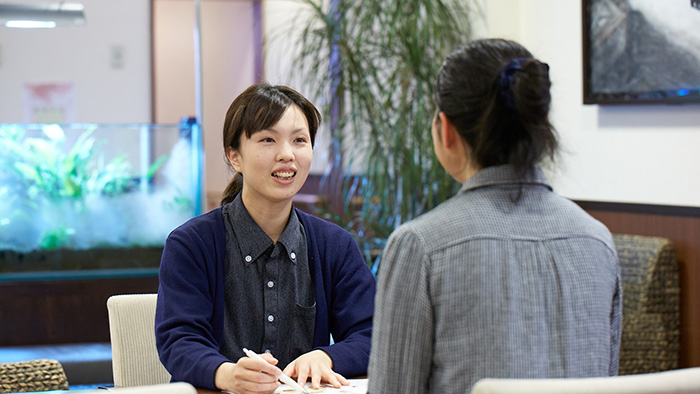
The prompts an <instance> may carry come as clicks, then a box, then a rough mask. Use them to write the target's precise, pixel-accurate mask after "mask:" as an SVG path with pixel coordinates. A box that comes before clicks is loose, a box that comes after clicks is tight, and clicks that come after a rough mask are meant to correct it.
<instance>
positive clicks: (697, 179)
mask: <svg viewBox="0 0 700 394" xmlns="http://www.w3.org/2000/svg"><path fill="white" fill-rule="evenodd" d="M500 1H502V2H503V3H509V4H508V7H502V8H501V9H500V12H498V14H500V15H504V14H509V12H516V13H517V15H519V18H518V19H519V21H518V22H517V23H518V24H519V32H518V34H517V37H514V38H516V39H518V40H519V41H520V42H521V43H522V44H523V45H525V46H526V47H527V48H528V49H530V50H531V51H532V52H533V53H534V54H535V55H536V56H537V57H539V58H540V59H541V60H543V61H545V62H547V63H549V65H550V67H551V78H552V81H553V108H552V121H553V123H554V125H555V126H556V127H557V129H558V131H559V133H560V136H561V142H562V145H563V147H564V149H565V153H564V155H563V157H562V161H561V162H560V170H559V172H558V173H557V174H556V175H555V176H554V177H553V182H554V187H555V189H556V190H557V191H558V192H559V193H561V194H563V195H565V196H567V197H569V198H572V199H576V200H590V201H610V202H624V203H642V204H661V205H680V206H693V207H698V206H700V172H699V170H698V169H700V154H698V152H699V151H700V149H698V147H700V105H686V106H662V105H635V106H625V107H620V106H618V107H607V106H596V105H583V104H582V94H583V93H582V91H583V89H582V78H583V70H582V65H581V64H582V44H581V40H582V38H581V3H580V1H579V0H517V4H516V1H513V0H510V1H507V0H500ZM667 1H674V2H675V1H682V2H684V3H687V1H686V0H667ZM688 7H690V6H689V5H688ZM688 9H689V12H692V10H690V8H688ZM490 18H494V16H493V15H491V16H490ZM499 28H503V26H500V27H499V26H495V29H494V30H492V31H491V32H490V34H492V35H494V36H498V35H500V34H501V32H502V30H498V29H499Z"/></svg>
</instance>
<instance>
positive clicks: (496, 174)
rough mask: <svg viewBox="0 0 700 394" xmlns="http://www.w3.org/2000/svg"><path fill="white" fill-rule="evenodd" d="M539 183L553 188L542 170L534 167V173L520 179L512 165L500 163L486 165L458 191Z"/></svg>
mask: <svg viewBox="0 0 700 394" xmlns="http://www.w3.org/2000/svg"><path fill="white" fill-rule="evenodd" d="M521 184H522V185H539V186H544V187H546V188H547V189H549V190H553V189H552V186H550V185H549V181H547V177H546V176H545V175H544V173H543V172H542V170H540V169H539V168H535V173H534V174H533V176H532V177H531V178H529V179H525V180H521V179H520V178H519V177H518V176H517V175H516V174H515V171H514V169H513V167H512V166H510V165H500V166H492V167H486V168H483V169H481V170H479V172H477V173H476V174H474V175H473V176H472V177H471V178H469V179H467V181H466V182H464V184H463V185H462V187H461V188H460V189H459V193H466V192H468V191H470V190H474V189H480V188H483V187H490V186H508V185H516V186H518V185H521Z"/></svg>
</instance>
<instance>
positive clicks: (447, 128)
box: [438, 112, 461, 149]
mask: <svg viewBox="0 0 700 394" xmlns="http://www.w3.org/2000/svg"><path fill="white" fill-rule="evenodd" d="M438 117H439V118H440V125H439V130H438V132H439V133H440V139H441V140H442V144H443V146H444V147H445V148H446V149H452V148H454V146H455V144H456V143H458V142H460V138H461V137H460V136H459V133H457V129H455V127H454V125H453V124H452V122H451V121H450V119H449V118H448V117H447V115H445V113H444V112H440V113H438Z"/></svg>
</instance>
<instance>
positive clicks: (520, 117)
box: [369, 39, 622, 394]
mask: <svg viewBox="0 0 700 394" xmlns="http://www.w3.org/2000/svg"><path fill="white" fill-rule="evenodd" d="M550 84H551V83H550V80H549V67H548V66H547V65H546V64H544V63H542V62H540V61H539V60H537V59H535V58H533V56H532V54H531V53H530V52H528V51H527V50H526V49H525V48H523V47H522V46H521V45H519V44H517V43H515V42H512V41H506V40H500V39H487V40H478V41H474V42H471V43H469V44H468V45H466V46H463V47H461V48H459V49H458V50H456V51H455V52H453V53H451V54H450V55H449V56H448V57H447V58H446V60H445V62H444V64H443V66H442V69H441V70H440V73H439V75H438V77H437V86H436V96H435V100H436V104H437V112H436V115H435V118H434V120H433V125H432V135H433V145H434V149H435V153H436V155H437V157H438V159H439V161H440V163H441V165H442V166H443V167H444V168H445V170H446V171H447V172H448V173H449V174H450V175H451V176H452V177H454V178H455V179H456V180H457V181H459V182H460V183H463V186H462V188H461V189H460V191H459V193H458V194H457V195H456V196H454V197H453V198H451V199H450V200H448V201H446V202H444V203H443V204H441V205H439V206H438V207H436V208H435V209H433V210H432V211H430V212H428V213H426V214H424V215H422V216H421V217H419V218H417V219H415V220H413V221H410V222H408V223H406V224H404V225H402V226H401V227H399V228H398V229H397V230H396V231H395V232H394V233H393V234H392V235H391V236H390V238H389V241H388V243H387V246H386V248H385V250H384V253H383V257H382V261H381V266H380V270H379V274H378V288H377V297H376V303H375V320H374V331H373V334H372V351H371V353H370V367H369V387H370V390H369V391H370V392H371V393H373V394H375V393H399V392H400V393H440V394H444V393H465V392H469V391H470V390H471V387H472V385H473V384H474V383H475V382H476V381H477V380H478V379H480V378H486V377H503V378H557V377H589V376H606V375H615V374H616V373H617V368H618V361H619V358H618V356H619V346H620V332H621V318H622V311H621V309H622V303H621V301H622V300H621V296H622V295H621V283H620V268H619V264H618V260H617V255H616V252H615V248H614V244H613V241H612V237H611V234H610V232H609V231H608V229H607V228H605V226H603V225H602V224H601V223H600V222H598V221H596V220H595V219H593V218H592V217H590V216H589V215H588V214H587V213H585V212H584V211H583V210H582V209H580V208H579V207H578V206H577V205H576V204H574V203H573V202H571V201H569V200H567V199H565V198H563V197H560V196H558V195H557V194H555V193H554V192H553V191H552V188H551V186H550V185H549V184H548V182H547V180H546V178H545V176H544V174H543V173H542V171H541V170H540V168H538V164H540V163H541V162H542V161H543V160H545V159H554V156H555V154H556V151H557V145H558V144H557V136H556V133H555V131H554V129H553V127H552V125H551V124H550V122H549V118H548V113H549V107H550Z"/></svg>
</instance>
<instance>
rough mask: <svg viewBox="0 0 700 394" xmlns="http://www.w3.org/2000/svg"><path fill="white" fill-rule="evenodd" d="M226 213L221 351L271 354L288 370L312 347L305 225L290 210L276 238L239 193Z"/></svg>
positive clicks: (233, 357)
mask: <svg viewBox="0 0 700 394" xmlns="http://www.w3.org/2000/svg"><path fill="white" fill-rule="evenodd" d="M222 213H223V216H224V223H225V226H226V254H227V267H226V283H225V289H226V290H225V293H226V295H225V296H226V310H225V324H224V339H223V344H222V346H221V352H222V354H224V355H225V356H226V357H228V358H229V359H230V360H231V361H234V362H235V361H236V360H238V359H239V358H240V357H242V356H243V355H244V354H243V351H242V350H241V349H242V348H244V347H246V348H249V349H251V350H254V351H256V352H258V353H262V352H270V353H272V355H273V356H275V357H276V358H277V359H278V360H279V364H278V366H279V367H281V368H284V367H285V366H286V365H287V364H288V363H290V362H291V361H293V360H294V359H295V358H297V357H299V356H300V355H302V354H304V353H306V352H308V351H310V350H311V349H312V346H313V335H314V325H315V318H316V304H315V298H314V289H313V283H312V281H311V273H310V271H309V264H308V257H307V256H308V253H307V245H306V234H305V232H304V227H303V225H302V224H301V222H300V221H299V218H298V217H297V214H296V211H295V210H294V209H292V211H291V214H290V217H289V221H288V223H287V227H286V228H285V230H284V231H283V232H282V235H281V236H280V238H279V239H278V240H277V243H274V242H272V239H270V237H269V236H268V235H267V234H266V233H265V232H264V231H263V230H262V229H261V228H260V226H258V224H257V223H256V222H255V221H254V220H253V218H252V217H251V216H250V214H249V213H248V211H247V210H246V208H245V206H244V205H243V201H242V200H241V196H240V194H239V195H238V196H236V198H235V199H234V201H232V202H231V203H230V204H228V205H226V206H224V207H223V209H222Z"/></svg>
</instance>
